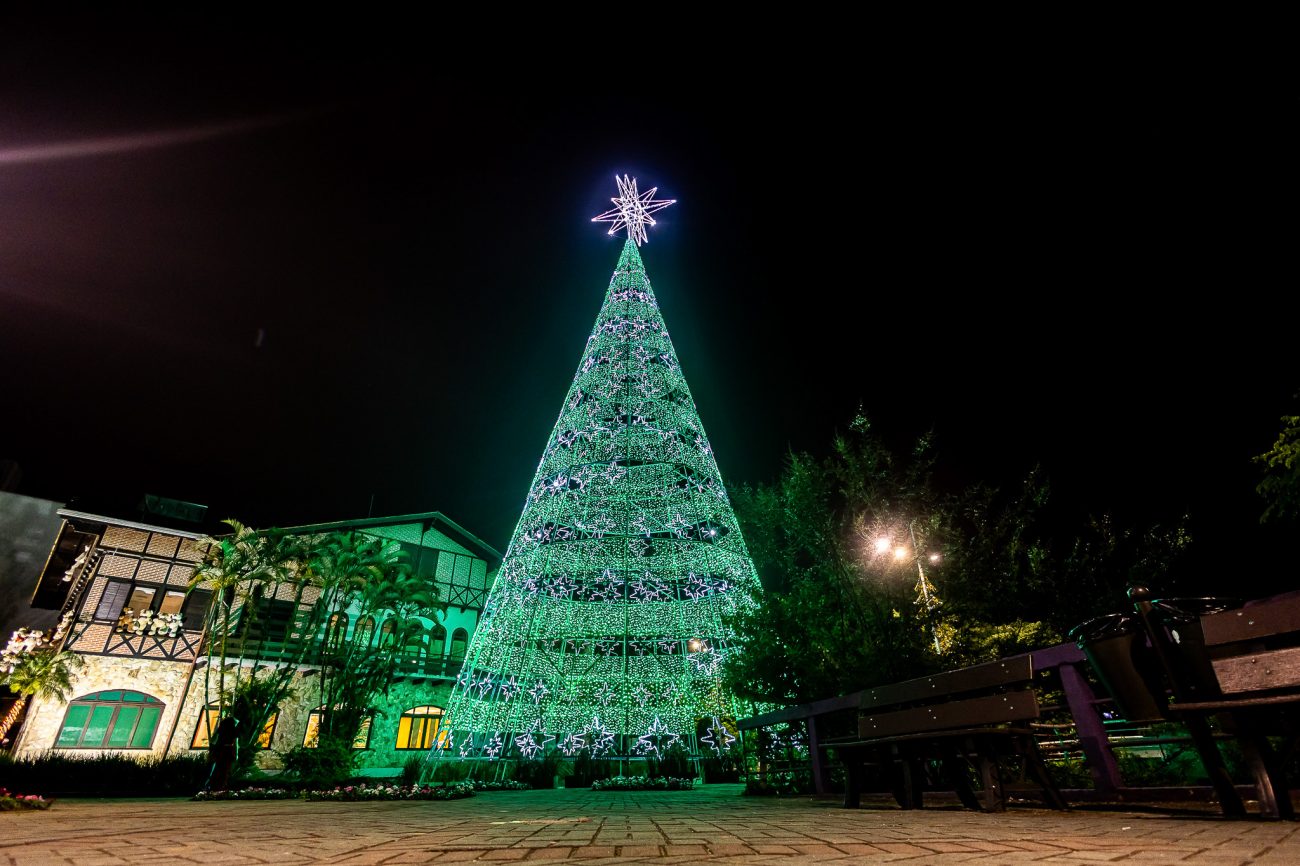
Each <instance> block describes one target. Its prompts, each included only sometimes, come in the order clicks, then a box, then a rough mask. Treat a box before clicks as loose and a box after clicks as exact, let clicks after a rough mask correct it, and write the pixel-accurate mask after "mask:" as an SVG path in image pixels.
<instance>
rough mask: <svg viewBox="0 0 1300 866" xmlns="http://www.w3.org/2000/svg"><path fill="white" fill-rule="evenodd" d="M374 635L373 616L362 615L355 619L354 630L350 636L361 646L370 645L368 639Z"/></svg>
mask: <svg viewBox="0 0 1300 866" xmlns="http://www.w3.org/2000/svg"><path fill="white" fill-rule="evenodd" d="M374 636H375V618H374V617H373V616H363V617H361V619H359V620H357V627H356V630H355V631H354V632H353V633H352V637H353V638H354V639H355V640H356V641H357V643H359V644H361V645H362V646H370V639H371V638H373V637H374Z"/></svg>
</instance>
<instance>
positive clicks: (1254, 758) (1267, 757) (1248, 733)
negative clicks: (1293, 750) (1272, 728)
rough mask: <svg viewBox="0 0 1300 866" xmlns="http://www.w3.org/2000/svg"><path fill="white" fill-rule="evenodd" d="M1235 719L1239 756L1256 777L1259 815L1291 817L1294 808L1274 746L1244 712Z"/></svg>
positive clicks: (1275, 817)
mask: <svg viewBox="0 0 1300 866" xmlns="http://www.w3.org/2000/svg"><path fill="white" fill-rule="evenodd" d="M1235 719H1236V722H1237V739H1238V741H1239V742H1240V743H1241V751H1242V755H1243V756H1244V757H1245V759H1246V763H1247V765H1248V766H1249V767H1250V773H1251V775H1252V776H1253V777H1254V779H1255V791H1256V792H1257V793H1258V795H1259V812H1260V815H1261V816H1263V817H1265V818H1274V819H1278V818H1280V819H1282V820H1286V821H1291V820H1294V819H1295V808H1294V807H1293V806H1292V805H1291V791H1290V788H1289V786H1288V785H1287V782H1286V773H1285V772H1284V771H1283V770H1282V765H1281V764H1280V763H1279V762H1278V760H1277V754H1276V753H1275V752H1274V751H1273V747H1272V746H1271V745H1269V742H1268V737H1266V736H1265V735H1264V734H1263V733H1262V732H1261V731H1260V729H1259V727H1258V726H1257V725H1256V724H1255V720H1254V719H1251V718H1249V717H1248V716H1247V714H1245V713H1242V714H1240V715H1237V716H1235Z"/></svg>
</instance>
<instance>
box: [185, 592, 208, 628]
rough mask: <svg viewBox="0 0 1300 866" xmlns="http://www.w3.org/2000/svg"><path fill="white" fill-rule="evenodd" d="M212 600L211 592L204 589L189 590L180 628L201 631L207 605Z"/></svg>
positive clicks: (206, 613) (205, 617) (206, 614)
mask: <svg viewBox="0 0 1300 866" xmlns="http://www.w3.org/2000/svg"><path fill="white" fill-rule="evenodd" d="M211 602H212V593H211V592H210V591H209V590H206V589H196V590H193V591H192V592H190V598H189V601H188V602H187V603H186V605H185V619H184V620H183V621H182V622H181V628H183V629H185V630H186V631H202V630H203V621H204V620H205V619H207V616H208V605H209V604H211Z"/></svg>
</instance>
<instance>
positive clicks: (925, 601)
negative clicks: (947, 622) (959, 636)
mask: <svg viewBox="0 0 1300 866" xmlns="http://www.w3.org/2000/svg"><path fill="white" fill-rule="evenodd" d="M916 520H917V519H916V518H915V517H914V518H912V521H911V522H910V523H908V524H907V536H908V538H909V539H911V542H912V547H911V548H910V549H909V548H906V547H903V546H902V545H899V546H897V547H895V546H894V540H893V539H892V538H888V537H885V536H881V537H880V538H877V539H876V553H878V554H883V553H885V552H887V551H888V550H889V549H890V548H891V547H892V548H893V553H894V559H895V560H896V561H898V562H902V561H903V560H905V559H907V558H909V557H911V558H912V560H913V561H914V562H915V563H916V575H917V581H916V591H917V593H918V595H917V599H916V603H917V605H918V606H919V607H920V608H921V609H922V610H924V611H925V612H926V614H931V613H933V612H934V610H935V609H936V608H937V607H939V605H941V604H943V602H942V601H940V600H939V595H938V593H936V592H935V591H934V586H933V585H932V584H931V583H930V580H929V578H927V577H926V576H925V569H924V568H922V567H921V558H922V557H921V551H920V547H919V546H918V545H917V543H916ZM939 558H940V557H939V554H937V553H931V554H929V555H928V559H929V560H930V563H931V564H932V565H937V564H938V563H939ZM930 632H931V634H932V635H933V636H934V651H935V653H942V652H943V648H942V645H941V644H940V642H939V626H938V625H937V624H932V625H931V627H930Z"/></svg>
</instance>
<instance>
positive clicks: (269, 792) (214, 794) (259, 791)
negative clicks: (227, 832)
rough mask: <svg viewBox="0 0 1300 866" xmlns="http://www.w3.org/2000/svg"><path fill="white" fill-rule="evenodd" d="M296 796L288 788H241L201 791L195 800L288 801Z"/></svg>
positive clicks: (195, 796)
mask: <svg viewBox="0 0 1300 866" xmlns="http://www.w3.org/2000/svg"><path fill="white" fill-rule="evenodd" d="M294 796H296V795H295V794H294V793H293V791H290V790H289V789H287V788H240V789H239V790H237V791H199V792H198V793H197V794H195V795H194V799H195V800H288V799H290V798H291V797H294Z"/></svg>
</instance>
